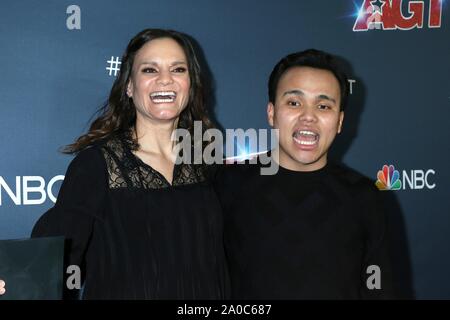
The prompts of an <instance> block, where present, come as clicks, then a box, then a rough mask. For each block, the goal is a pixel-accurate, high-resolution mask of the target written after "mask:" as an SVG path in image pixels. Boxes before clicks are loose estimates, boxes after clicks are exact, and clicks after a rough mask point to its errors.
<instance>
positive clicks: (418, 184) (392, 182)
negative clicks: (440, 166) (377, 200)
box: [375, 164, 436, 191]
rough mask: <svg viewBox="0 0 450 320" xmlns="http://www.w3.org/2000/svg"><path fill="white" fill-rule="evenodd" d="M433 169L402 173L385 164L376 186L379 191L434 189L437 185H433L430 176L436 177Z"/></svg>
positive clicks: (379, 172) (379, 173) (404, 171)
mask: <svg viewBox="0 0 450 320" xmlns="http://www.w3.org/2000/svg"><path fill="white" fill-rule="evenodd" d="M435 174H436V172H435V171H434V170H433V169H428V170H426V171H425V170H410V171H409V172H408V171H406V170H403V171H402V174H401V176H400V172H399V171H398V170H395V167H394V166H393V165H387V164H385V165H384V166H383V168H382V170H380V171H378V174H377V181H376V182H375V185H376V186H377V188H378V190H382V191H387V190H401V189H402V190H405V189H411V190H420V189H424V188H426V189H434V188H435V187H436V183H431V178H430V175H433V176H434V175H435Z"/></svg>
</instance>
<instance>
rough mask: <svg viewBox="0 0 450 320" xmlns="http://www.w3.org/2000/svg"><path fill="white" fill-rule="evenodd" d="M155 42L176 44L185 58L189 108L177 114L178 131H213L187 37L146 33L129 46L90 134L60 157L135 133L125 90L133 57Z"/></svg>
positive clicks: (156, 31) (155, 31) (166, 32)
mask: <svg viewBox="0 0 450 320" xmlns="http://www.w3.org/2000/svg"><path fill="white" fill-rule="evenodd" d="M158 38H170V39H173V40H175V41H176V42H177V43H178V44H179V45H180V46H181V48H182V49H183V51H184V53H185V55H186V58H187V64H188V69H189V77H190V83H191V85H190V89H189V100H188V104H187V106H186V108H185V109H184V110H183V111H182V112H181V114H180V119H179V121H178V127H179V128H184V129H187V130H189V131H190V132H191V134H193V127H194V121H202V126H203V130H206V129H209V128H212V127H213V125H212V122H211V120H210V119H209V117H208V114H207V109H206V105H205V104H206V102H205V90H204V87H203V84H202V80H203V79H202V73H201V68H200V64H199V62H198V59H197V56H196V54H195V51H194V49H193V46H192V44H191V41H190V40H189V37H188V36H186V35H185V34H182V33H180V32H177V31H173V30H163V29H146V30H143V31H141V32H139V33H138V34H137V35H136V36H135V37H134V38H133V39H131V41H130V43H129V44H128V46H127V49H126V51H125V53H124V55H123V56H122V63H121V67H120V72H119V75H118V76H117V78H116V80H115V81H114V84H113V86H112V88H111V93H110V95H109V98H108V102H107V103H106V104H105V105H104V106H103V107H102V109H101V110H100V116H99V117H98V118H96V119H95V120H94V121H93V122H92V124H91V126H90V128H89V131H88V132H87V133H86V134H84V135H82V136H80V137H79V138H78V139H77V140H76V141H75V142H74V143H72V144H70V145H68V146H66V147H65V148H64V149H63V150H62V152H63V153H69V154H71V153H77V152H79V151H81V150H83V149H85V148H86V147H89V146H91V145H92V144H94V143H95V142H96V141H98V140H100V139H104V138H107V137H109V136H111V135H113V134H117V133H127V132H130V131H131V130H133V129H134V130H135V123H136V108H135V106H134V103H133V100H132V99H131V98H129V97H128V95H127V94H126V89H127V85H128V82H129V80H130V76H131V71H132V67H133V63H134V58H135V56H136V53H137V52H138V51H139V49H141V48H142V47H143V46H144V45H145V44H146V43H147V42H149V41H152V40H154V39H158ZM132 139H133V141H132V142H133V145H134V146H135V148H138V147H139V144H138V141H136V138H132Z"/></svg>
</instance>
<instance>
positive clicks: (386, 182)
mask: <svg viewBox="0 0 450 320" xmlns="http://www.w3.org/2000/svg"><path fill="white" fill-rule="evenodd" d="M399 178H400V174H399V173H398V171H397V170H395V168H394V166H393V165H390V166H387V165H384V166H383V170H380V171H378V174H377V182H375V185H376V186H377V187H378V189H379V190H399V189H400V188H401V187H402V182H401V181H400V179H399Z"/></svg>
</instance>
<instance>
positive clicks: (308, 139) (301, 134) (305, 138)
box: [293, 130, 319, 146]
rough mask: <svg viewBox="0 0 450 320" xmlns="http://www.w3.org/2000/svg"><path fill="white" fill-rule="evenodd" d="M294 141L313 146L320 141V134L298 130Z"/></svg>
mask: <svg viewBox="0 0 450 320" xmlns="http://www.w3.org/2000/svg"><path fill="white" fill-rule="evenodd" d="M293 138H294V141H295V142H296V143H298V144H301V145H305V146H312V145H314V144H316V143H317V142H318V141H319V135H318V134H317V133H314V132H312V131H308V130H298V131H295V132H294V134H293Z"/></svg>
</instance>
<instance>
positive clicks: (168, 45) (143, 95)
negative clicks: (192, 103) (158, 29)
mask: <svg viewBox="0 0 450 320" xmlns="http://www.w3.org/2000/svg"><path fill="white" fill-rule="evenodd" d="M189 88H190V78H189V69H188V62H187V59H186V55H185V54H184V51H183V49H182V48H181V46H180V45H179V44H178V43H177V42H176V41H175V40H173V39H171V38H159V39H155V40H152V41H150V42H148V43H146V44H145V45H144V46H143V47H142V48H141V49H139V51H138V52H137V54H136V56H135V59H134V63H133V67H132V71H131V77H130V81H129V82H128V86H127V95H128V96H129V97H131V98H132V99H133V102H134V105H135V106H136V111H137V112H136V115H137V117H139V118H142V119H146V120H151V121H158V122H161V121H164V122H166V121H174V120H177V119H178V117H179V115H180V113H181V112H182V111H183V110H184V108H186V105H187V103H188V101H189Z"/></svg>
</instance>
